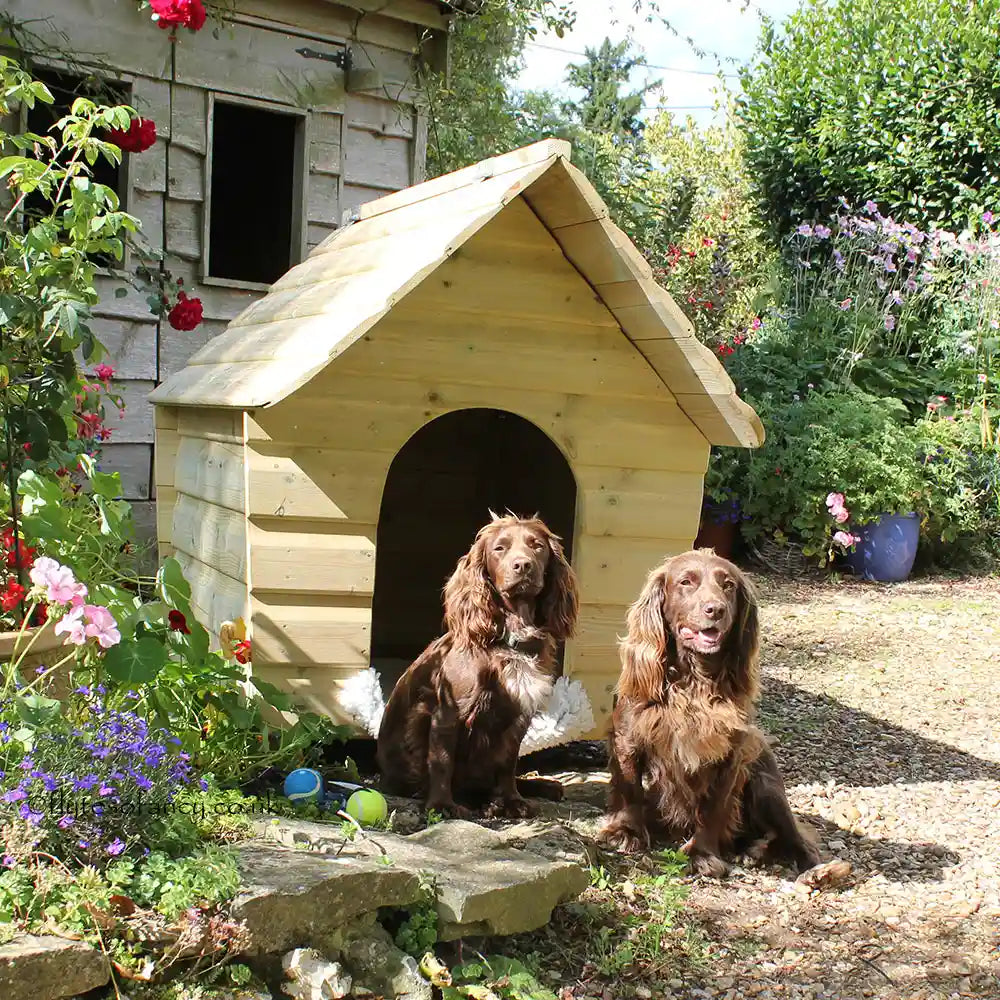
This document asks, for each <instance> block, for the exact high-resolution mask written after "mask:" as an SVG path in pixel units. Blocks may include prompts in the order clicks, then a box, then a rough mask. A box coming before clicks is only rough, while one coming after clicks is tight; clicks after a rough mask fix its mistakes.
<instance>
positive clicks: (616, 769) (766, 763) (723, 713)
mask: <svg viewBox="0 0 1000 1000" xmlns="http://www.w3.org/2000/svg"><path fill="white" fill-rule="evenodd" d="M758 639H759V630H758V618H757V604H756V600H755V598H754V595H753V593H752V591H751V589H750V585H749V583H748V581H747V580H746V578H745V577H744V576H743V574H742V573H741V572H740V571H739V570H738V569H737V568H736V567H735V566H734V565H733V564H732V563H731V562H728V561H727V560H725V559H721V558H719V557H718V556H716V555H715V553H714V552H712V551H711V550H710V549H699V550H698V551H693V552H687V553H685V554H683V555H679V556H676V557H674V558H673V559H669V560H667V562H666V563H664V564H663V565H662V566H661V567H659V569H656V570H654V571H653V572H652V573H651V574H650V575H649V578H648V580H647V581H646V586H645V588H644V589H643V591H642V594H641V595H640V597H639V599H638V600H637V601H636V602H635V604H633V605H632V607H631V608H630V609H629V613H628V635H627V636H626V638H625V639H624V640H623V641H622V643H621V650H620V651H621V661H622V674H621V677H620V679H619V682H618V701H617V704H616V705H615V709H614V713H613V716H612V723H611V737H610V756H611V790H610V796H609V802H608V816H607V819H606V821H605V826H604V828H603V831H602V837H603V839H604V840H605V841H606V842H607V843H609V844H611V845H614V846H617V847H620V848H622V849H624V850H626V851H637V850H642V849H645V848H648V847H649V845H650V840H651V835H652V834H661V835H664V836H669V837H676V838H678V839H685V840H686V843H685V844H684V847H683V850H684V851H685V852H686V853H687V854H688V855H689V857H690V859H691V865H692V867H693V868H694V870H695V871H698V872H701V873H704V874H711V875H716V876H719V875H723V874H725V873H726V871H727V870H728V866H727V865H726V863H725V862H724V861H723V860H722V855H723V854H724V853H733V854H738V853H741V852H743V851H745V850H748V849H750V848H751V847H754V846H758V847H760V846H763V845H766V848H767V851H768V853H771V854H773V855H774V856H776V857H781V858H784V859H788V860H791V861H792V862H793V863H794V864H795V865H796V866H797V867H798V868H799V870H803V869H806V868H811V867H812V866H813V865H815V864H817V863H818V861H819V854H818V852H817V850H816V848H815V846H814V845H813V844H812V843H810V842H809V841H808V840H806V839H805V837H804V836H803V833H802V831H801V830H800V829H799V827H798V824H797V823H796V822H795V819H794V817H793V816H792V812H791V809H790V808H789V805H788V800H787V798H786V797H785V788H784V783H783V782H782V779H781V774H780V773H779V771H778V765H777V762H776V761H775V759H774V755H773V754H772V753H771V750H770V748H769V746H768V744H767V741H766V738H765V737H764V735H763V734H762V733H761V732H760V730H758V729H757V728H756V727H755V726H754V725H753V717H754V705H755V702H756V699H757V694H758Z"/></svg>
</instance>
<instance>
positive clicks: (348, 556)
mask: <svg viewBox="0 0 1000 1000" xmlns="http://www.w3.org/2000/svg"><path fill="white" fill-rule="evenodd" d="M250 573H251V580H252V581H253V588H254V591H255V592H256V591H257V590H277V591H294V592H296V593H307V594H326V595H336V594H352V595H353V594H361V595H366V596H368V595H371V594H372V593H373V590H374V582H375V527H374V525H371V526H369V527H368V530H367V533H362V534H342V535H337V534H317V533H315V532H303V531H279V530H269V528H262V527H260V526H258V525H255V524H251V525H250Z"/></svg>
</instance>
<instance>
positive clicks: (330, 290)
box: [151, 140, 764, 727]
mask: <svg viewBox="0 0 1000 1000" xmlns="http://www.w3.org/2000/svg"><path fill="white" fill-rule="evenodd" d="M569 154H570V147H569V145H568V144H567V143H565V142H562V141H557V140H548V141H545V142H541V143H537V144H535V145H533V146H529V147H527V148H525V149H520V150H517V151H515V152H512V153H509V154H507V155H504V156H498V157H495V158H493V159H490V160H486V161H484V162H482V163H479V164H476V165H475V166H472V167H469V168H467V169H464V170H460V171H457V172H455V173H453V174H449V175H447V176H444V177H439V178H437V179H435V180H431V181H427V182H425V183H423V184H419V185H416V186H414V187H410V188H407V189H405V190H403V191H400V192H397V193H395V194H390V195H388V196H386V197H383V198H380V199H378V200H377V201H372V202H369V203H368V204H365V205H363V206H361V207H360V209H359V210H358V211H357V212H356V213H355V217H354V221H352V222H351V224H349V225H347V226H345V227H344V228H343V229H341V230H338V231H337V232H336V233H334V234H333V235H331V236H330V237H329V238H328V239H326V240H325V241H324V242H323V243H321V244H320V245H319V246H318V247H316V249H315V250H313V252H312V253H311V254H310V255H309V257H308V259H307V260H305V261H303V262H302V263H301V264H299V265H297V266H296V267H293V268H292V269H291V270H290V271H289V272H288V273H287V274H286V275H285V276H284V277H283V278H281V279H280V280H279V281H277V282H276V283H275V284H274V285H273V286H272V288H271V290H270V291H269V292H268V294H267V295H266V296H264V297H263V298H262V299H260V300H258V301H257V302H255V303H254V304H253V305H251V306H249V307H248V308H247V309H246V310H245V311H244V312H242V313H241V314H240V315H239V316H238V317H237V318H236V319H235V320H233V322H232V323H230V325H229V327H228V329H227V330H226V331H225V332H224V333H222V334H220V335H219V336H217V337H216V338H215V339H213V340H212V341H210V342H209V343H208V344H207V345H206V346H205V347H203V348H202V349H201V350H199V351H198V352H197V353H196V354H195V355H194V356H193V357H192V358H191V360H190V362H189V364H188V365H187V367H185V368H183V369H182V370H180V371H178V372H177V373H176V374H173V375H171V376H170V377H169V378H167V379H166V381H164V382H163V383H162V384H161V385H160V386H159V387H158V388H157V389H156V390H155V391H154V392H153V393H152V396H151V399H152V400H153V402H154V403H155V404H156V428H157V430H156V435H157V437H156V484H157V495H158V497H159V512H158V521H159V525H158V537H159V541H160V547H161V553H173V554H175V555H176V556H177V558H178V559H179V560H180V562H181V563H182V565H183V566H184V568H185V570H186V571H187V573H188V575H189V578H190V580H191V584H192V590H193V604H194V607H195V609H196V611H197V613H198V614H199V616H200V617H201V618H202V620H203V621H204V623H205V624H206V625H207V626H208V627H209V629H210V630H212V631H217V630H218V627H219V625H220V623H221V622H223V621H224V620H226V619H232V618H235V617H237V616H243V617H244V618H245V620H246V621H247V623H248V629H249V632H250V635H251V637H252V641H253V650H254V668H255V671H256V672H257V673H259V674H260V675H261V676H262V677H264V678H266V679H268V680H271V681H272V682H274V683H277V684H279V685H280V686H281V687H283V688H285V689H288V690H291V691H293V692H295V693H296V694H298V695H299V696H301V698H302V699H303V701H304V703H306V704H308V705H309V706H311V707H312V708H313V709H316V710H319V711H322V712H325V713H327V714H329V715H332V716H334V717H343V714H344V712H343V706H342V704H341V703H340V702H339V701H338V691H339V687H340V685H341V684H342V683H343V682H344V681H345V680H346V679H348V678H350V677H352V676H354V675H356V674H357V673H358V672H359V671H365V670H367V668H368V667H369V666H370V665H371V666H374V667H375V668H376V669H378V670H379V671H380V673H381V675H382V682H383V685H384V686H385V687H386V688H388V687H389V685H391V684H392V683H393V682H394V680H395V678H396V677H397V676H398V675H399V673H401V671H402V670H403V669H404V668H405V666H406V665H407V664H408V663H409V662H410V661H411V659H412V658H413V657H414V656H415V655H416V654H418V653H419V652H420V650H421V649H422V648H423V647H424V645H425V644H426V643H427V642H428V641H429V640H430V639H431V638H433V637H434V636H435V635H437V634H438V633H439V629H440V623H441V602H440V591H441V587H442V585H443V583H444V580H445V578H446V577H447V575H448V574H449V573H450V571H451V569H452V568H453V567H454V564H455V561H456V560H457V559H458V557H459V556H460V555H461V554H462V553H463V552H464V551H466V549H467V548H468V546H469V544H470V543H471V541H472V538H473V536H474V534H475V532H476V530H477V529H478V528H479V527H480V526H481V525H482V524H483V523H485V521H486V520H488V518H489V510H490V509H493V510H504V509H507V508H509V509H511V510H512V511H514V512H516V513H527V514H534V513H535V512H538V513H540V514H541V516H542V517H543V518H544V519H545V520H546V521H547V522H548V523H549V524H550V525H551V526H552V527H553V529H554V530H556V531H557V532H558V533H560V534H561V535H562V536H563V538H564V540H565V542H566V546H567V549H568V550H569V554H570V558H571V561H572V564H573V566H574V567H575V569H576V571H577V574H578V576H579V580H580V597H581V605H582V607H581V614H580V621H579V628H578V632H577V636H576V638H575V639H573V640H572V641H571V642H570V643H569V644H568V646H567V649H566V651H565V658H564V669H565V672H566V673H567V674H568V675H570V676H572V677H574V678H577V679H578V680H579V681H581V682H582V684H583V685H584V687H585V688H586V691H587V694H588V697H589V699H590V702H591V704H592V706H593V710H594V715H595V718H596V721H597V724H598V726H599V727H603V723H604V720H605V719H606V717H607V715H608V714H609V713H610V710H611V697H612V690H613V687H614V684H615V680H616V677H617V674H618V657H617V653H616V637H617V635H618V634H620V633H621V631H622V628H623V622H624V616H625V610H626V608H627V606H628V605H629V604H630V603H631V602H632V601H633V600H634V599H635V597H636V595H637V594H638V592H639V589H640V588H641V586H642V583H643V580H644V579H645V576H646V573H647V572H648V570H649V569H650V568H651V567H653V566H654V565H655V564H656V563H658V562H659V561H660V560H661V559H662V558H663V557H664V556H665V555H668V554H671V553H676V552H680V551H683V550H685V549H687V548H689V547H690V546H691V543H692V541H693V539H694V537H695V535H696V533H697V530H698V521H699V514H700V510H701V502H702V488H703V477H704V474H705V470H706V466H707V462H708V455H709V447H710V445H712V444H718V445H732V446H737V447H755V446H757V445H759V444H760V443H761V442H762V440H763V436H764V435H763V429H762V427H761V424H760V421H759V420H758V418H757V415H756V414H755V413H754V411H753V410H752V409H751V408H750V407H749V406H747V405H746V404H745V403H743V402H742V401H741V400H740V399H739V398H738V397H737V395H736V393H735V390H734V387H733V384H732V381H731V380H730V379H729V377H728V376H727V375H726V373H725V371H724V370H723V368H722V367H721V365H720V364H719V362H718V360H717V358H716V357H715V355H714V354H713V353H712V352H711V351H710V350H708V349H707V348H706V347H704V346H703V345H702V344H701V343H700V342H699V341H698V340H696V339H695V336H694V331H693V330H692V328H691V325H690V323H689V322H688V320H687V319H686V318H685V316H684V315H683V313H682V312H681V311H680V310H679V309H678V308H677V306H676V304H675V303H674V302H673V301H672V299H671V298H670V296H669V295H668V294H667V293H666V292H665V291H664V290H663V289H662V288H660V287H659V286H658V285H657V284H656V283H655V282H654V281H653V279H652V275H651V270H650V268H649V266H648V264H647V263H646V261H645V260H644V259H643V258H642V256H641V255H640V253H639V252H638V250H637V249H636V248H635V247H634V245H633V244H632V243H631V242H630V241H629V239H628V238H627V237H626V236H625V234H624V233H623V232H622V231H621V230H619V229H618V228H617V227H616V226H614V225H613V224H612V223H611V222H610V221H609V219H608V211H607V208H606V207H605V205H604V204H603V203H602V201H601V199H600V198H599V196H598V195H597V193H596V191H595V190H594V188H593V187H592V186H591V185H590V183H589V182H588V181H587V180H586V178H585V177H584V176H583V175H582V174H581V173H580V172H579V171H578V170H577V169H576V168H574V167H573V166H572V165H571V164H570V162H569Z"/></svg>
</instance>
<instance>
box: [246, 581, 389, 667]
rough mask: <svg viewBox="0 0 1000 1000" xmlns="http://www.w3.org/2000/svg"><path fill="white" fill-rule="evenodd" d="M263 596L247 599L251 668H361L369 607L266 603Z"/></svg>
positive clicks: (367, 636)
mask: <svg viewBox="0 0 1000 1000" xmlns="http://www.w3.org/2000/svg"><path fill="white" fill-rule="evenodd" d="M268 598H269V595H268V594H267V593H266V592H264V593H262V594H260V595H258V594H256V593H255V594H254V595H253V597H252V599H251V615H252V628H253V651H254V667H255V668H257V667H259V666H262V665H266V664H272V663H274V664H283V663H338V664H350V665H361V664H367V662H368V657H369V651H370V647H371V616H372V613H371V608H369V607H351V606H347V607H343V606H340V605H338V604H337V603H336V598H333V599H331V600H330V601H329V602H326V603H323V604H312V605H308V604H306V605H297V604H294V603H284V602H282V603H271V602H270V601H269V600H268Z"/></svg>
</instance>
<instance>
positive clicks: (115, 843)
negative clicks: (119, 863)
mask: <svg viewBox="0 0 1000 1000" xmlns="http://www.w3.org/2000/svg"><path fill="white" fill-rule="evenodd" d="M124 850H125V842H124V841H123V840H122V839H121V838H120V837H115V839H114V840H112V841H111V843H110V844H108V854H110V855H111V856H112V857H113V858H117V857H118V855H119V854H121V853H122V851H124Z"/></svg>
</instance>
